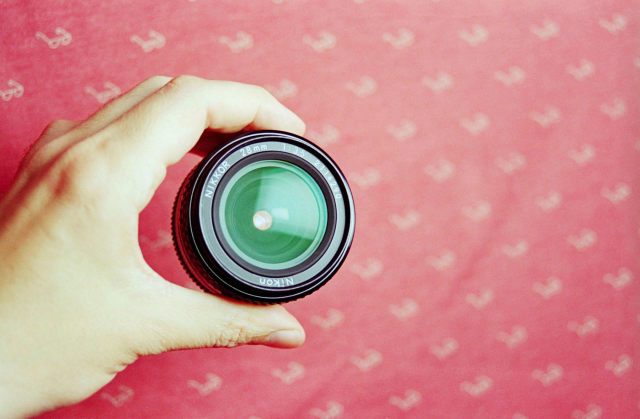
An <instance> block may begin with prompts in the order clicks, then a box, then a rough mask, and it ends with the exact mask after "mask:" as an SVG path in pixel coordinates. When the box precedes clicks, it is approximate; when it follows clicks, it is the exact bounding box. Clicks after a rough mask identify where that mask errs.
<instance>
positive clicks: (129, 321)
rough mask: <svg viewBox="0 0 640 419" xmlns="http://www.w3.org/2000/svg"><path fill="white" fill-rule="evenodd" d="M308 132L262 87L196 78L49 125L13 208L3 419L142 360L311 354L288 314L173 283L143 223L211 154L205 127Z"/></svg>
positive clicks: (1, 337)
mask: <svg viewBox="0 0 640 419" xmlns="http://www.w3.org/2000/svg"><path fill="white" fill-rule="evenodd" d="M304 128H305V127H304V123H303V122H302V121H301V120H300V119H299V118H298V117H297V116H296V115H294V114H293V113H292V112H291V111H289V110H288V109H286V108H285V107H284V106H282V105H281V104H280V103H278V101H277V100H276V99H274V98H273V97H272V96H271V95H270V94H269V93H267V92H266V91H265V90H264V89H262V88H260V87H256V86H249V85H243V84H239V83H232V82H221V81H208V80H203V79H199V78H196V77H190V76H180V77H177V78H174V79H169V78H165V77H154V78H151V79H149V80H147V81H145V82H143V83H142V84H140V85H138V86H137V87H135V88H134V89H132V90H131V91H129V92H128V93H126V94H125V95H123V96H121V97H120V98H118V99H116V100H114V101H113V102H111V103H109V104H108V105H106V106H105V107H104V108H102V109H100V110H99V111H98V112H97V113H95V114H94V115H93V116H91V117H90V118H89V119H87V120H86V121H84V122H81V123H80V122H72V121H56V122H54V123H52V124H50V125H49V127H48V128H47V129H46V130H45V132H44V133H43V134H42V136H41V137H40V139H39V140H38V141H37V142H36V143H35V145H34V146H33V147H32V148H31V150H29V152H28V153H27V156H26V157H25V160H24V162H23V163H22V165H21V167H20V168H19V170H18V173H17V175H16V178H15V180H14V182H13V184H12V186H11V188H10V190H9V191H8V193H7V195H6V196H5V197H4V199H3V200H2V202H0V257H1V258H2V262H1V264H0V371H1V373H0V417H2V418H8V417H9V418H12V417H25V416H30V415H34V414H37V413H39V412H42V411H45V410H50V409H54V408H57V407H60V406H64V405H69V404H73V403H77V402H79V401H81V400H83V399H85V398H87V397H89V396H90V395H92V394H93V393H95V392H96V391H98V390H99V389H100V388H101V387H103V386H104V385H105V384H107V383H108V382H109V381H111V380H112V379H113V377H115V375H116V374H117V373H118V372H120V371H122V370H123V369H124V368H125V367H126V366H127V365H129V364H131V363H132V362H134V361H135V360H136V359H137V358H138V357H139V356H142V355H149V354H157V353H161V352H165V351H170V350H174V349H186V348H202V347H232V346H236V345H242V344H265V345H268V346H273V347H280V348H291V347H297V346H299V345H301V344H302V343H303V342H304V330H303V329H302V327H301V326H300V324H299V323H298V322H297V320H296V319H295V318H294V317H293V316H292V315H291V314H289V313H288V312H287V311H286V310H285V309H284V308H283V307H281V306H268V307H264V306H252V305H249V304H244V303H239V302H235V301H231V300H228V299H225V298H221V297H217V296H213V295H209V294H205V293H202V292H198V291H193V290H189V289H186V288H183V287H180V286H177V285H174V284H172V283H170V282H168V281H165V280H164V279H163V278H162V277H160V275H158V274H157V273H156V272H154V271H153V270H152V269H151V268H150V267H149V265H147V263H146V262H145V261H144V259H143V257H142V253H141V250H140V245H139V243H138V214H139V213H140V211H142V209H143V208H144V207H145V206H146V205H147V204H148V202H149V201H150V200H151V197H152V196H153V193H154V191H155V190H156V188H157V187H158V186H159V185H160V183H161V182H162V180H163V179H164V177H165V174H166V168H167V166H169V165H171V164H174V163H176V162H177V161H178V160H180V159H181V158H182V157H183V156H184V155H185V154H186V153H187V152H188V151H189V150H191V149H192V148H193V147H195V146H196V145H197V146H198V148H200V149H202V148H203V147H204V148H206V147H209V148H211V144H207V143H206V140H201V141H200V143H199V144H197V143H198V139H199V138H200V137H201V135H202V133H203V131H204V130H209V131H213V132H216V133H231V132H237V131H240V130H253V129H278V130H283V131H289V132H293V133H296V134H299V135H302V134H304ZM203 142H204V143H203Z"/></svg>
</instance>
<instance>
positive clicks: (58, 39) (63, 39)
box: [36, 28, 72, 49]
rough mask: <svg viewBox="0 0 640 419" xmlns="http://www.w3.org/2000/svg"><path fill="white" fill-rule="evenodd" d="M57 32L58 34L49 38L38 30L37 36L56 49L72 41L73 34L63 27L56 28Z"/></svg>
mask: <svg viewBox="0 0 640 419" xmlns="http://www.w3.org/2000/svg"><path fill="white" fill-rule="evenodd" d="M55 33H56V35H58V36H54V37H51V38H49V37H48V36H47V35H45V34H44V33H42V32H36V38H38V39H41V40H43V41H44V42H45V43H46V44H47V45H48V46H49V48H51V49H56V48H58V47H59V46H61V45H62V46H65V45H69V44H70V43H71V39H72V38H71V34H70V33H69V32H67V31H65V30H64V29H63V28H56V30H55Z"/></svg>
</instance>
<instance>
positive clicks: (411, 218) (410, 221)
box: [389, 210, 420, 231]
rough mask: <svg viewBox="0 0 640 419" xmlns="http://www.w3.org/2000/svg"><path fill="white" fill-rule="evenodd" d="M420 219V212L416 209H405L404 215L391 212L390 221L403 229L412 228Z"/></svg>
mask: <svg viewBox="0 0 640 419" xmlns="http://www.w3.org/2000/svg"><path fill="white" fill-rule="evenodd" d="M419 221H420V214H419V213H418V212H417V211H414V210H408V211H405V213H404V214H403V215H399V214H391V215H389V222H391V224H393V225H395V226H396V227H398V229H399V230H401V231H407V230H410V229H411V228H412V227H414V226H415V225H417V224H418V222H419Z"/></svg>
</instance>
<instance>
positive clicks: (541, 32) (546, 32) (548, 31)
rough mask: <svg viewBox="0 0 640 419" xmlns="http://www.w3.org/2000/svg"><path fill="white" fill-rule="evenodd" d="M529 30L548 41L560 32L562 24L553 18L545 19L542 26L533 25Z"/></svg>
mask: <svg viewBox="0 0 640 419" xmlns="http://www.w3.org/2000/svg"><path fill="white" fill-rule="evenodd" d="M529 30H531V32H533V33H534V34H535V35H536V36H537V37H538V38H540V39H541V40H543V41H548V40H550V39H551V38H555V37H556V36H558V35H559V34H560V26H558V24H557V23H556V22H554V21H552V20H549V19H545V20H544V22H542V26H538V25H531V26H529Z"/></svg>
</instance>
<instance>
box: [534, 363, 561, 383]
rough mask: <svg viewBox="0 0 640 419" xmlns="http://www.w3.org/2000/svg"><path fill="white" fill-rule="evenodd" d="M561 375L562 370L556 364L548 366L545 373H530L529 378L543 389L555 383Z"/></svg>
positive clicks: (537, 371)
mask: <svg viewBox="0 0 640 419" xmlns="http://www.w3.org/2000/svg"><path fill="white" fill-rule="evenodd" d="M563 375H564V369H563V368H562V367H561V366H560V365H558V364H549V365H548V366H547V370H546V371H542V370H535V371H533V372H532V373H531V377H532V378H534V379H536V380H538V381H540V382H541V383H542V385H543V386H545V387H549V386H550V385H552V384H553V383H555V382H557V381H558V380H560V379H561V378H562V377H563Z"/></svg>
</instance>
